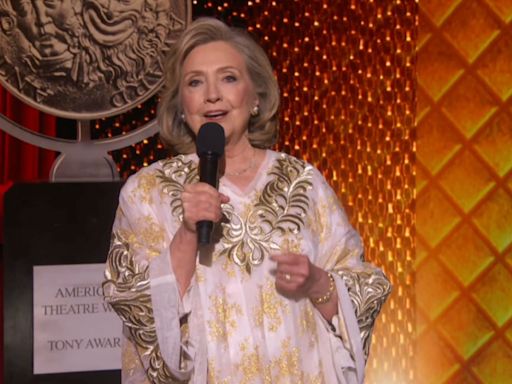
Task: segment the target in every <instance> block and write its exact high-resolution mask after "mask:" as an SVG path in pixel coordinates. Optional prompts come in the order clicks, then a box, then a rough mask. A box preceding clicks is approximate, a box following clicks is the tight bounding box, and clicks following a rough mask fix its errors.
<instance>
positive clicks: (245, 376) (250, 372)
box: [236, 341, 270, 384]
mask: <svg viewBox="0 0 512 384" xmlns="http://www.w3.org/2000/svg"><path fill="white" fill-rule="evenodd" d="M240 353H241V357H240V363H238V364H237V365H236V369H237V370H238V371H239V372H240V373H241V376H242V377H241V381H240V384H249V383H252V382H254V381H253V380H254V379H256V378H257V377H260V376H261V374H262V373H263V372H262V371H263V369H262V368H263V364H262V361H261V358H260V354H259V351H258V346H257V345H256V346H254V348H253V349H252V350H249V342H247V341H245V342H243V343H242V344H241V345H240ZM265 376H266V375H265V374H264V377H265ZM265 383H270V381H267V380H265Z"/></svg>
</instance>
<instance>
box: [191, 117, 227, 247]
mask: <svg viewBox="0 0 512 384" xmlns="http://www.w3.org/2000/svg"><path fill="white" fill-rule="evenodd" d="M225 145H226V138H225V135H224V128H222V126H221V125H220V124H217V123H205V124H203V125H201V128H199V132H198V134H197V139H196V148H197V156H199V181H201V182H204V183H207V184H210V185H211V186H212V187H214V188H216V189H218V187H219V159H220V158H221V157H222V156H223V155H224V146H225ZM212 230H213V223H212V222H211V221H209V220H202V221H199V222H198V223H197V241H198V243H199V244H200V245H206V244H210V243H211V241H212Z"/></svg>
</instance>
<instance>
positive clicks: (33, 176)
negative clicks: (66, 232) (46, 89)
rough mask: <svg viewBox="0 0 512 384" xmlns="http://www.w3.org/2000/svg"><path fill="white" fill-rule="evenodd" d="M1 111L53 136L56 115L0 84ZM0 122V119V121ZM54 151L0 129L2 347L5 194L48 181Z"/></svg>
mask: <svg viewBox="0 0 512 384" xmlns="http://www.w3.org/2000/svg"><path fill="white" fill-rule="evenodd" d="M0 113H2V114H3V115H5V116H7V117H8V118H10V119H11V120H13V121H15V122H16V123H18V124H20V125H22V126H24V127H26V128H29V129H32V130H34V131H36V132H41V133H44V134H47V135H50V136H55V132H56V118H55V117H53V116H49V115H46V114H44V113H41V112H39V111H37V110H36V109H34V108H31V107H29V106H27V105H25V104H24V103H22V102H20V101H19V100H18V99H16V98H14V97H13V96H12V95H10V94H9V93H8V92H7V91H6V90H5V89H3V88H1V87H0ZM0 124H1V122H0ZM55 156H56V153H55V152H53V151H48V150H45V149H40V148H37V147H34V146H33V145H30V144H27V143H23V142H21V141H20V140H18V139H16V138H14V137H12V136H10V135H8V134H6V133H5V132H3V131H1V130H0V293H1V294H0V322H1V324H2V327H1V329H0V342H1V345H2V346H3V328H4V327H3V255H2V252H1V244H3V232H4V230H3V229H4V228H3V223H4V206H3V200H4V194H5V192H7V190H8V189H9V188H10V186H11V185H12V184H13V183H15V182H17V181H45V180H48V175H49V173H50V168H51V165H52V163H53V160H54V159H55ZM3 360H4V359H3V348H2V352H1V353H0V383H3V377H4V372H3Z"/></svg>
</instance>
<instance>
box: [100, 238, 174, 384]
mask: <svg viewBox="0 0 512 384" xmlns="http://www.w3.org/2000/svg"><path fill="white" fill-rule="evenodd" d="M105 278H106V281H105V282H104V283H103V292H104V294H105V300H106V301H107V302H108V303H109V304H110V305H111V306H112V308H113V309H114V310H115V311H116V313H117V314H118V315H119V317H121V319H122V320H123V323H124V326H125V327H126V328H127V329H128V331H129V333H130V338H131V340H132V341H133V342H134V344H135V345H136V346H137V348H139V349H141V350H142V352H141V355H145V356H146V357H147V359H148V368H147V369H146V374H147V377H148V378H149V379H150V381H151V382H152V383H178V382H179V381H177V380H175V378H174V377H173V376H172V375H171V373H170V372H169V369H168V367H167V365H165V363H164V362H163V359H162V355H161V353H160V346H159V345H158V340H157V336H156V328H155V319H154V317H153V308H152V304H151V295H150V281H149V266H148V263H147V262H144V263H136V262H135V260H134V257H133V254H132V250H131V249H130V243H129V242H128V241H127V239H125V238H123V236H122V234H121V233H120V232H117V231H114V232H113V233H112V239H111V244H110V251H109V254H108V259H107V269H106V271H105Z"/></svg>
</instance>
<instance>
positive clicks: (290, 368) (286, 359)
mask: <svg viewBox="0 0 512 384" xmlns="http://www.w3.org/2000/svg"><path fill="white" fill-rule="evenodd" d="M290 344H291V342H290V338H286V339H284V340H283V342H282V344H281V351H282V352H281V356H279V357H278V358H276V359H275V360H273V361H272V368H273V369H274V370H275V371H277V372H278V374H279V376H280V377H286V376H288V377H293V378H295V379H299V378H300V377H301V376H302V375H301V371H300V370H299V350H298V349H297V348H296V347H294V348H292V347H291V346H290Z"/></svg>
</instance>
